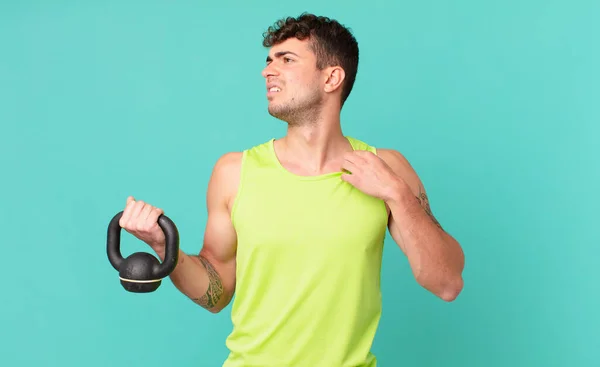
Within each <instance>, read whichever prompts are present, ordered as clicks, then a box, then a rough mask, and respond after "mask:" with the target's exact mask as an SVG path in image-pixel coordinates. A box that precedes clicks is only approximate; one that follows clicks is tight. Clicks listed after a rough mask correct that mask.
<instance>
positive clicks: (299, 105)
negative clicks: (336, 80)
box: [262, 38, 325, 123]
mask: <svg viewBox="0 0 600 367" xmlns="http://www.w3.org/2000/svg"><path fill="white" fill-rule="evenodd" d="M316 62H317V60H316V57H315V55H314V53H313V52H312V51H311V50H310V48H309V42H308V40H304V41H300V40H298V39H296V38H290V39H288V40H286V41H284V42H282V43H280V44H278V45H275V46H273V47H272V48H271V50H270V51H269V56H268V57H267V66H266V67H265V69H264V70H263V73H262V74H263V76H264V77H265V79H266V87H267V99H268V101H269V113H270V114H271V115H272V116H274V117H276V118H279V119H281V120H284V121H287V122H288V123H295V122H296V121H299V120H300V119H301V117H302V116H305V115H306V114H307V112H311V111H312V110H316V109H318V107H319V105H320V104H321V102H322V100H323V94H324V93H323V90H322V87H323V85H322V84H323V83H324V82H325V79H323V75H322V73H321V72H320V71H319V70H318V69H317V67H316Z"/></svg>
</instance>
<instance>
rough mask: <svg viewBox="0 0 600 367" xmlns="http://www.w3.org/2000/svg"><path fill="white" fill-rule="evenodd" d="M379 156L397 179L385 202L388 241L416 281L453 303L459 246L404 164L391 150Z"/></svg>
mask: <svg viewBox="0 0 600 367" xmlns="http://www.w3.org/2000/svg"><path fill="white" fill-rule="evenodd" d="M379 155H380V157H381V158H382V159H383V160H384V161H385V162H386V163H387V164H388V165H389V166H390V168H392V170H393V171H394V173H396V175H397V176H398V177H400V178H401V180H398V182H397V186H396V187H395V188H394V193H395V195H393V199H392V200H389V201H388V202H387V205H388V207H389V208H390V220H389V225H388V227H389V231H390V234H391V236H392V238H393V239H394V241H395V242H396V243H397V244H398V246H399V247H400V248H401V249H402V251H403V252H404V253H405V254H406V256H407V258H408V261H409V263H410V266H411V269H412V271H413V274H414V276H415V278H416V280H417V282H418V283H419V284H420V285H421V286H423V287H424V288H426V289H427V290H429V291H431V292H432V293H434V294H435V295H437V296H438V297H440V298H442V299H444V300H445V301H452V300H454V299H455V298H456V297H457V296H458V294H459V293H460V292H461V290H462V287H463V279H462V271H463V269H464V265H465V259H464V253H463V251H462V248H461V246H460V244H459V243H458V242H457V241H456V240H455V239H454V238H453V237H452V236H451V235H449V234H448V233H447V232H446V231H444V229H443V228H442V226H441V225H440V223H439V222H438V221H437V220H436V218H435V217H434V216H433V214H432V212H431V208H430V205H429V200H428V198H427V194H426V192H425V188H424V186H423V183H422V182H421V180H420V179H419V177H418V176H417V174H416V172H415V171H414V170H413V169H412V167H411V166H410V164H409V163H408V161H407V160H406V159H405V158H404V157H403V156H402V155H401V154H400V153H398V152H396V151H393V150H385V149H382V150H380V152H379Z"/></svg>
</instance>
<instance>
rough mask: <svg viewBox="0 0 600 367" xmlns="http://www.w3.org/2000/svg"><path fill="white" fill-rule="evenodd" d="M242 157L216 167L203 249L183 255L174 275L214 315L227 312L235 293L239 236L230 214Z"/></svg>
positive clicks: (227, 156) (231, 155) (221, 161)
mask: <svg viewBox="0 0 600 367" xmlns="http://www.w3.org/2000/svg"><path fill="white" fill-rule="evenodd" d="M241 155H242V153H238V152H234V153H228V154H225V155H224V156H222V157H221V158H220V159H219V160H218V161H217V163H216V164H215V167H214V170H213V172H212V175H211V178H210V181H209V183H208V190H207V194H206V204H207V211H208V219H207V223H206V229H205V232H204V244H203V247H202V249H201V250H200V253H199V254H198V255H188V254H185V253H183V252H182V251H180V252H179V262H178V263H177V266H176V268H175V270H174V271H173V272H172V273H171V275H170V278H171V281H172V282H173V284H174V285H175V286H176V287H177V289H179V290H180V291H181V292H182V293H183V294H185V295H186V296H188V297H189V298H190V299H191V300H193V301H194V302H196V303H197V304H199V305H200V306H202V307H204V308H205V309H207V310H209V311H210V312H213V313H217V312H219V311H221V310H222V309H223V308H225V307H226V306H227V305H228V304H229V302H230V301H231V299H232V297H233V294H234V291H235V254H236V248H237V235H236V232H235V229H234V228H233V224H232V223H231V219H230V217H231V215H230V213H231V206H232V204H233V200H234V198H235V194H236V193H237V187H238V185H239V172H240V166H241ZM158 255H159V256H160V257H161V258H162V257H163V256H164V254H161V253H159V254H158Z"/></svg>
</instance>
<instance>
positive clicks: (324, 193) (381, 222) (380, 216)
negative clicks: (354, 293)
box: [234, 180, 388, 251]
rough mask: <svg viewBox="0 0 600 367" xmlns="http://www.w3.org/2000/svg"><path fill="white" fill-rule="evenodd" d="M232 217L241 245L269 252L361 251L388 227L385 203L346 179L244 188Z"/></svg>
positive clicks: (379, 240)
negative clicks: (265, 249) (299, 250)
mask: <svg viewBox="0 0 600 367" xmlns="http://www.w3.org/2000/svg"><path fill="white" fill-rule="evenodd" d="M239 200H240V201H239V203H238V205H237V208H236V212H235V213H234V225H235V227H236V231H237V234H238V241H239V242H240V244H242V245H245V246H254V247H262V248H270V249H282V250H294V249H302V250H303V251H306V250H315V251H324V250H325V249H329V250H334V251H335V250H336V249H338V248H340V247H341V248H344V249H348V247H350V246H354V247H357V248H358V249H359V250H363V249H364V248H365V247H369V246H377V245H378V244H380V242H381V241H382V240H383V237H384V236H385V231H386V228H387V218H388V215H387V210H386V207H385V204H384V203H383V202H382V201H381V200H379V199H377V198H373V197H370V196H368V195H366V194H364V193H362V192H361V191H359V190H358V189H356V188H354V187H353V186H352V185H350V184H348V183H347V182H344V181H342V180H332V181H328V182H302V183H295V184H291V183H290V184H287V185H286V184H280V185H274V186H272V187H269V186H268V185H267V186H265V185H264V183H263V184H262V185H260V186H253V185H252V184H248V185H246V187H244V191H243V193H242V195H241V197H240V198H239Z"/></svg>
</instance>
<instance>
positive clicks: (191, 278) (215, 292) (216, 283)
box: [157, 250, 230, 313]
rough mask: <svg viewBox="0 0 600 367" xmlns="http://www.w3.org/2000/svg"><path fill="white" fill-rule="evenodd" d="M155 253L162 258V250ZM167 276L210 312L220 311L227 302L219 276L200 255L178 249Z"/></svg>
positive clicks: (182, 291)
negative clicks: (174, 265)
mask: <svg viewBox="0 0 600 367" xmlns="http://www.w3.org/2000/svg"><path fill="white" fill-rule="evenodd" d="M157 255H158V256H159V257H160V258H161V259H163V258H164V253H162V252H157ZM169 277H170V279H171V281H172V282H173V285H175V287H176V288H177V289H178V290H179V291H180V292H181V293H183V294H184V295H186V296H187V297H188V298H190V299H191V300H192V301H194V302H195V303H197V304H198V305H200V306H202V307H203V308H205V309H207V310H209V311H210V312H213V313H216V312H219V311H221V310H222V309H223V308H224V307H225V306H226V305H227V303H228V302H229V299H230V295H228V294H226V292H225V290H224V288H223V284H222V280H221V277H220V276H219V274H218V273H217V271H216V270H215V268H214V266H213V265H212V264H211V263H210V262H209V261H208V260H207V259H206V258H204V257H202V256H199V255H188V254H186V253H184V252H183V251H181V250H179V259H178V262H177V266H176V267H175V269H174V270H173V272H172V273H171V275H170V276H169Z"/></svg>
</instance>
